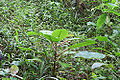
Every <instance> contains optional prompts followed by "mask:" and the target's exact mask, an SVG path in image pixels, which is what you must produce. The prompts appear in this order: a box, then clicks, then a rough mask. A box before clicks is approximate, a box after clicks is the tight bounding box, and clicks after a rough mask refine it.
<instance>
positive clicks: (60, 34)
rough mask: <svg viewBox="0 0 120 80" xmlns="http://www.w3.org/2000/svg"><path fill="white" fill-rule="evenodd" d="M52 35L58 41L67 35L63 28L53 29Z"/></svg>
mask: <svg viewBox="0 0 120 80" xmlns="http://www.w3.org/2000/svg"><path fill="white" fill-rule="evenodd" d="M52 36H54V37H56V38H58V39H59V41H61V40H63V39H64V38H66V37H67V36H68V31H67V30H65V29H56V30H55V31H53V33H52Z"/></svg>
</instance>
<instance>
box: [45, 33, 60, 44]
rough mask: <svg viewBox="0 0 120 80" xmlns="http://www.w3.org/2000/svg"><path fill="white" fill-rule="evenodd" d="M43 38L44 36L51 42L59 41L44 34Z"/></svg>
mask: <svg viewBox="0 0 120 80" xmlns="http://www.w3.org/2000/svg"><path fill="white" fill-rule="evenodd" d="M43 36H44V37H45V38H46V39H48V40H50V41H51V42H58V41H59V39H58V38H56V37H54V36H52V35H48V34H44V35H43Z"/></svg>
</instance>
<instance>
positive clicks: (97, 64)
mask: <svg viewBox="0 0 120 80" xmlns="http://www.w3.org/2000/svg"><path fill="white" fill-rule="evenodd" d="M102 65H105V64H104V63H99V62H96V63H94V64H93V65H92V66H91V69H95V68H98V67H101V66H102Z"/></svg>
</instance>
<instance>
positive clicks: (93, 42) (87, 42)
mask: <svg viewBox="0 0 120 80" xmlns="http://www.w3.org/2000/svg"><path fill="white" fill-rule="evenodd" d="M95 43H97V42H96V41H93V40H87V41H86V42H82V43H78V44H74V45H72V46H70V47H69V49H71V48H78V47H84V46H88V45H92V44H95Z"/></svg>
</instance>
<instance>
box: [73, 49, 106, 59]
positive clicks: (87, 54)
mask: <svg viewBox="0 0 120 80" xmlns="http://www.w3.org/2000/svg"><path fill="white" fill-rule="evenodd" d="M74 57H83V58H87V59H103V58H105V55H104V54H101V53H96V52H88V51H79V53H77V54H76V55H75V56H74Z"/></svg>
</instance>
